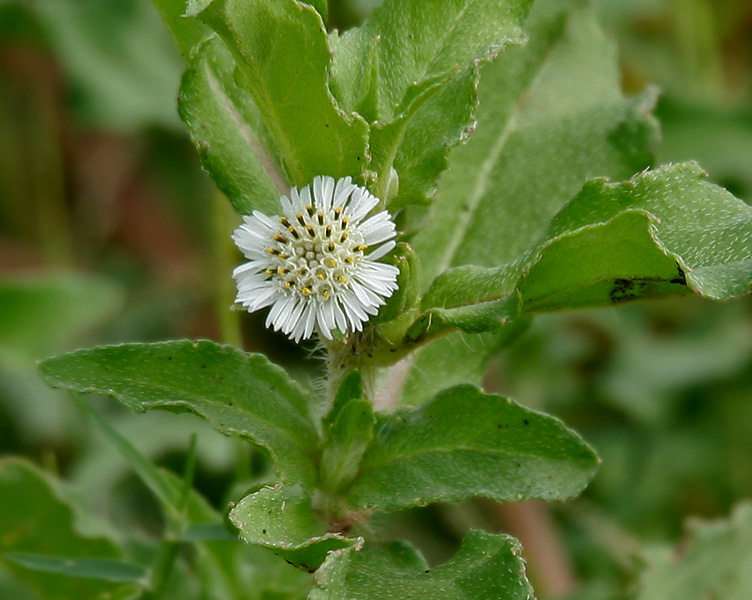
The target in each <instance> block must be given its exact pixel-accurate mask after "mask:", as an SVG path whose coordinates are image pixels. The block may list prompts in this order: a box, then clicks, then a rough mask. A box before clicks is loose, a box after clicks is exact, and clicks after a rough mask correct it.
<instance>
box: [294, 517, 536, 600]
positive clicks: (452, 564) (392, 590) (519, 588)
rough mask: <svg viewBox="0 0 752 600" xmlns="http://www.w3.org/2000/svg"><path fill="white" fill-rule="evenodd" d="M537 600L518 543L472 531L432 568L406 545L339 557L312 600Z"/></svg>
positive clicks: (323, 573)
mask: <svg viewBox="0 0 752 600" xmlns="http://www.w3.org/2000/svg"><path fill="white" fill-rule="evenodd" d="M411 597H412V598H435V599H436V600H450V599H451V600H455V599H457V600H465V599H467V600H470V599H476V598H477V599H479V598H505V599H506V598H509V599H510V600H518V599H519V600H531V599H532V598H533V590H532V588H531V587H530V584H529V583H528V582H527V579H526V578H525V563H524V562H523V561H522V559H521V558H520V545H519V542H517V540H515V539H514V538H512V537H510V536H506V535H492V534H488V533H483V532H480V531H472V532H470V534H468V536H467V537H466V538H465V540H464V541H463V543H462V547H461V548H460V550H459V552H458V553H457V555H456V556H455V557H454V558H453V559H452V560H451V561H449V562H447V563H445V564H443V565H440V566H438V567H434V568H429V565H428V564H427V563H426V561H425V559H424V558H423V557H422V556H421V555H420V554H419V553H418V552H417V551H416V550H415V549H414V548H413V547H412V546H410V545H409V544H407V543H406V542H392V543H391V544H389V545H387V546H385V547H384V548H380V549H374V548H364V549H363V550H361V551H357V550H356V549H355V548H351V549H349V550H345V551H343V552H333V553H332V554H330V555H329V558H328V559H327V561H326V563H324V565H323V566H322V567H321V569H320V570H319V571H318V572H317V573H316V587H315V588H314V589H313V591H312V592H311V594H310V596H309V598H310V600H345V599H347V600H361V599H362V600H366V599H370V598H411Z"/></svg>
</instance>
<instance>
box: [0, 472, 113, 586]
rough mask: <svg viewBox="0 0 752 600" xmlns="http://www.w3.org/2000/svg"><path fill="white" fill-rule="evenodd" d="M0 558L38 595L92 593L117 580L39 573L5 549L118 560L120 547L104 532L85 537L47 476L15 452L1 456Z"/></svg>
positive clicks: (14, 551) (74, 517)
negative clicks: (108, 580)
mask: <svg viewBox="0 0 752 600" xmlns="http://www.w3.org/2000/svg"><path fill="white" fill-rule="evenodd" d="M0 506H2V507H3V509H2V510H1V511H0V531H2V535H0V560H2V561H3V563H4V566H5V567H7V569H8V570H9V571H11V572H12V573H13V574H14V575H15V577H16V578H17V579H19V580H21V581H23V582H24V583H25V584H26V585H27V586H28V587H30V588H31V589H33V590H35V591H36V592H37V593H38V594H39V595H40V596H41V597H42V598H45V599H49V600H69V599H70V598H95V597H96V596H97V595H98V594H100V593H103V592H107V591H114V590H115V589H117V586H116V585H114V584H112V583H108V582H104V581H95V580H83V579H77V578H73V577H67V576H65V575H60V574H57V573H51V572H50V573H40V572H39V571H36V570H30V569H28V568H26V567H22V566H20V565H19V564H18V563H17V562H12V561H10V560H7V559H6V558H5V557H4V556H3V555H4V554H5V553H9V552H11V553H30V554H34V555H52V556H67V557H69V558H75V559H79V558H90V557H99V558H102V559H110V560H119V559H120V558H121V557H122V553H121V551H120V550H119V549H118V548H117V546H115V544H114V543H113V542H111V541H110V540H108V539H106V538H103V537H96V538H95V537H86V536H84V535H82V534H80V533H79V532H78V531H77V528H76V516H75V514H74V512H73V509H72V508H71V507H70V506H69V505H68V504H67V503H66V502H65V501H64V500H63V499H62V498H61V497H60V494H59V493H58V491H57V490H56V489H55V486H54V485H53V483H52V482H51V481H50V480H49V478H48V477H47V476H46V475H45V474H44V473H42V472H41V471H40V470H39V469H37V468H36V467H35V466H34V465H32V464H31V463H29V462H26V461H24V460H22V459H17V458H6V459H3V460H1V461H0Z"/></svg>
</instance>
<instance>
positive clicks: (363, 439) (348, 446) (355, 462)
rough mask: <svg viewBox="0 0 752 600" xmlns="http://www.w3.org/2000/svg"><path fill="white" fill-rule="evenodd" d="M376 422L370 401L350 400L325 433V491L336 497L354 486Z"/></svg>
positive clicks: (322, 461)
mask: <svg viewBox="0 0 752 600" xmlns="http://www.w3.org/2000/svg"><path fill="white" fill-rule="evenodd" d="M375 422H376V419H375V417H374V415H373V409H372V407H371V404H370V402H367V401H366V400H361V399H353V400H350V401H349V402H347V403H346V404H345V405H344V406H343V407H342V408H341V409H340V410H339V411H338V413H337V419H336V420H335V421H334V422H333V423H332V424H331V425H329V426H328V427H327V428H326V431H325V435H326V441H325V444H324V450H323V453H322V456H321V466H320V473H321V484H322V487H323V489H325V490H326V491H328V492H333V493H336V492H338V491H339V490H340V489H342V488H344V487H345V486H347V485H349V484H350V482H351V481H352V480H353V478H354V477H355V475H356V473H357V472H358V467H359V466H360V460H361V458H362V457H363V453H364V452H365V451H366V448H367V446H368V444H369V443H370V441H371V438H372V437H373V428H374V424H375Z"/></svg>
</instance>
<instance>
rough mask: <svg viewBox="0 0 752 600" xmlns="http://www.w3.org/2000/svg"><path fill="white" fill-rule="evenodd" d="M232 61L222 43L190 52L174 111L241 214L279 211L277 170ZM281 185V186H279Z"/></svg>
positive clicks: (210, 43) (214, 41)
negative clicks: (260, 133) (275, 178)
mask: <svg viewBox="0 0 752 600" xmlns="http://www.w3.org/2000/svg"><path fill="white" fill-rule="evenodd" d="M234 72H235V60H234V59H233V58H232V55H231V54H230V51H229V50H228V49H227V47H226V46H225V45H224V43H223V42H222V40H221V39H219V38H217V37H213V38H212V39H209V40H207V41H206V42H204V43H203V44H202V45H201V46H200V47H198V48H194V51H193V57H192V59H191V62H190V64H189V67H188V70H187V71H186V72H185V75H183V82H182V85H181V87H180V96H179V97H178V106H179V109H180V117H181V118H182V119H183V121H184V122H185V124H186V126H187V127H188V130H189V131H190V134H191V138H192V140H193V143H194V144H195V145H196V148H197V149H198V152H199V156H200V157H201V162H202V163H203V165H204V167H205V168H206V170H207V171H209V173H211V175H212V177H213V178H214V181H215V182H216V184H217V186H218V187H219V189H221V190H222V191H223V192H224V193H225V195H227V197H228V199H229V200H230V202H231V203H232V205H233V207H234V208H235V210H236V211H237V212H239V213H241V214H251V213H252V212H253V210H260V211H261V212H264V213H267V214H274V213H276V212H278V211H279V194H280V192H279V190H278V189H277V188H276V187H275V184H274V182H273V181H272V180H271V179H270V176H269V173H273V172H276V169H277V167H276V166H275V165H274V164H272V163H271V161H272V160H273V158H272V157H271V156H270V155H269V154H267V152H266V150H265V149H264V147H263V145H262V141H261V138H260V136H259V133H258V132H260V131H262V130H263V124H262V121H261V116H260V115H259V114H258V109H257V108H256V107H255V105H254V103H253V99H252V98H251V96H250V94H249V93H248V92H247V91H246V90H244V89H241V88H240V87H238V86H237V84H236V83H235V77H234ZM281 184H282V185H284V182H281Z"/></svg>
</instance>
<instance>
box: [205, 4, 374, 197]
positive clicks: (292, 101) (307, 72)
mask: <svg viewBox="0 0 752 600" xmlns="http://www.w3.org/2000/svg"><path fill="white" fill-rule="evenodd" d="M200 17H201V18H202V19H204V20H205V21H207V22H208V23H209V24H210V25H211V26H212V27H213V28H214V29H215V30H216V31H217V32H218V33H219V34H220V35H221V36H222V37H223V39H224V40H225V42H226V43H227V46H228V48H230V50H231V51H232V53H233V55H234V56H235V59H236V61H237V64H238V68H239V70H240V73H241V77H240V79H239V81H240V85H241V86H242V87H246V88H247V89H248V90H249V91H250V93H251V95H252V96H253V99H254V101H255V104H256V106H257V107H258V109H259V111H260V113H261V115H262V117H263V119H264V122H265V124H266V127H267V128H268V130H269V132H270V134H271V138H272V139H273V140H274V143H275V145H276V150H277V152H278V153H279V155H280V156H281V159H282V163H283V165H284V167H285V170H286V172H287V176H288V177H289V179H290V181H291V183H293V184H294V185H298V186H302V185H307V184H308V183H310V181H311V180H312V179H313V177H314V176H316V175H331V176H332V177H335V178H339V177H342V176H345V175H352V176H357V175H359V174H360V173H361V172H362V170H363V169H364V168H365V163H366V146H367V133H368V126H367V125H366V123H365V122H364V121H363V119H362V118H360V117H359V116H358V115H354V114H347V113H345V112H344V111H342V110H340V109H339V108H338V107H337V106H336V104H335V101H334V97H333V96H332V95H331V93H330V91H329V84H328V80H329V64H330V62H331V54H330V49H329V44H328V41H327V36H326V31H325V29H324V24H323V22H322V20H321V16H320V15H319V14H318V12H316V10H315V9H314V8H313V7H312V6H310V5H308V4H304V3H301V2H295V1H294V0H258V1H256V2H253V3H248V2H246V1H245V0H215V1H214V2H213V3H211V4H210V6H209V7H208V8H207V10H206V11H204V12H202V13H201V15H200Z"/></svg>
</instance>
